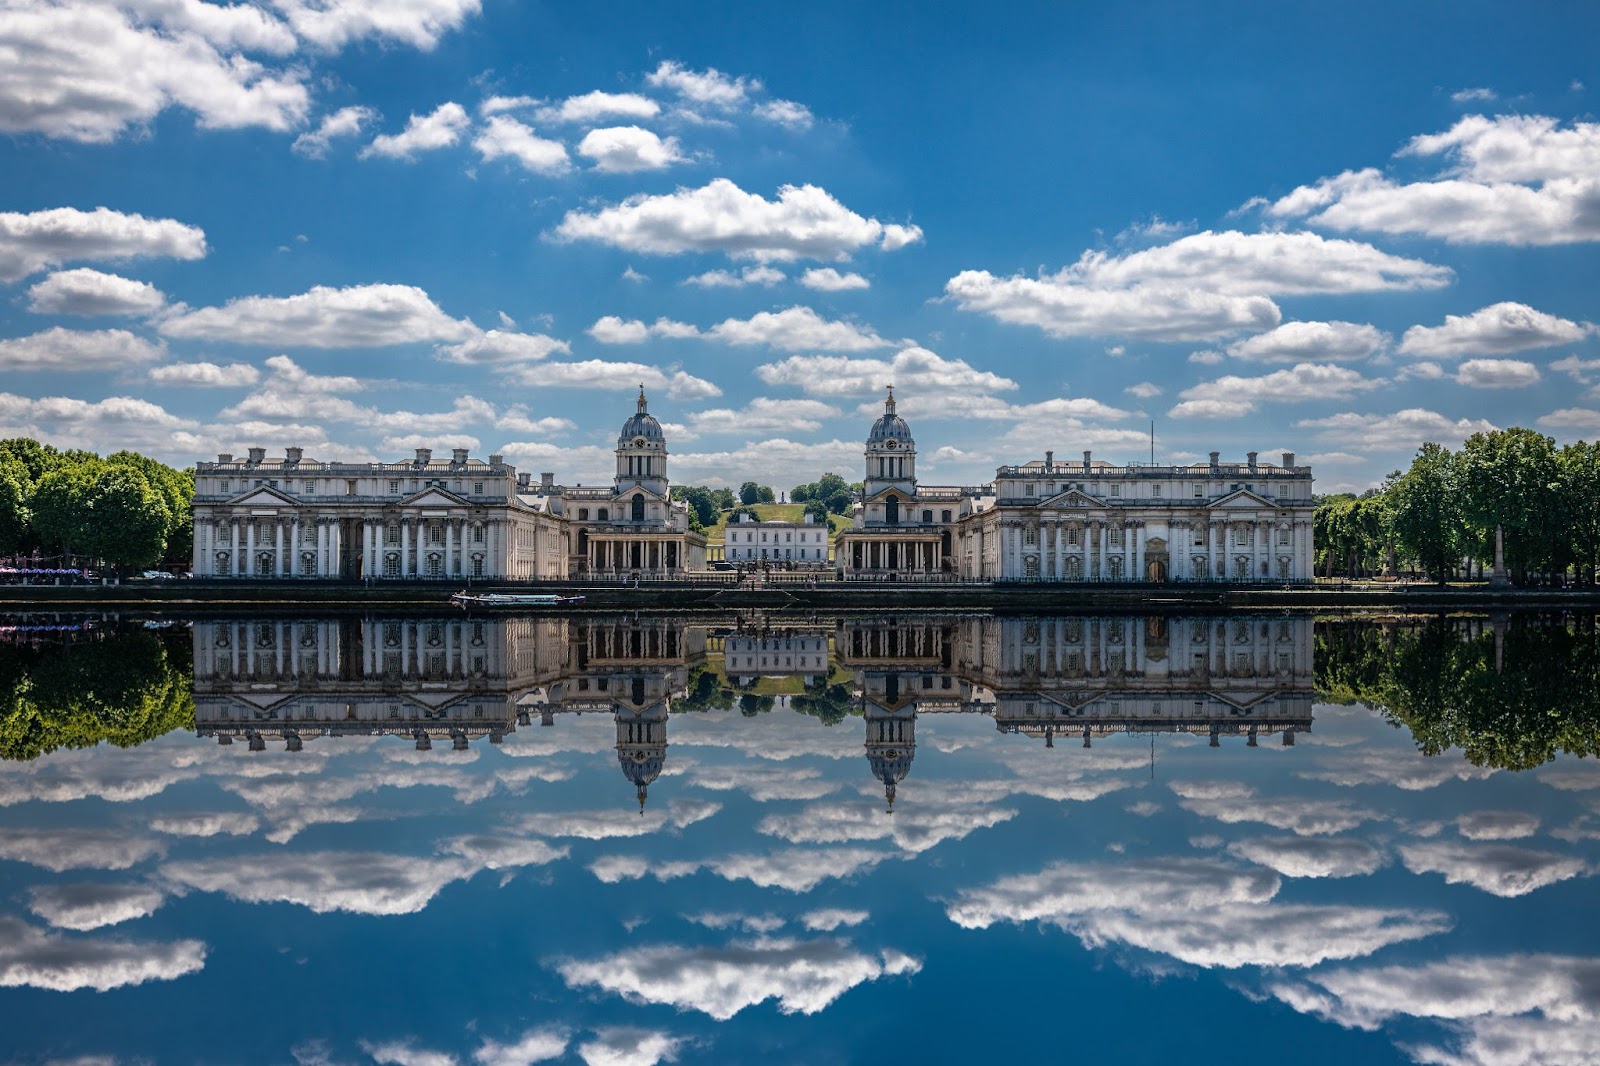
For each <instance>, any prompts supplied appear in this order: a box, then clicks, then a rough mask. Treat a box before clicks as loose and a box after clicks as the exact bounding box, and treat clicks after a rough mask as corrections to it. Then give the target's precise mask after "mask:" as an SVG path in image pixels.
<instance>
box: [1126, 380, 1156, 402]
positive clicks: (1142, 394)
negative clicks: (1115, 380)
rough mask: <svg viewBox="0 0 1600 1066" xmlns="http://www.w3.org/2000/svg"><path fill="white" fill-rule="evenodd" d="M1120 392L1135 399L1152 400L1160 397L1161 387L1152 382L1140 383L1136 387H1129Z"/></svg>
mask: <svg viewBox="0 0 1600 1066" xmlns="http://www.w3.org/2000/svg"><path fill="white" fill-rule="evenodd" d="M1122 391H1123V392H1125V393H1127V394H1128V395H1130V396H1132V397H1134V398H1135V399H1139V400H1153V399H1155V398H1156V397H1157V396H1160V395H1161V386H1160V385H1157V384H1156V383H1155V382H1153V381H1141V382H1139V383H1138V384H1136V385H1129V386H1128V387H1127V388H1125V389H1123V390H1122Z"/></svg>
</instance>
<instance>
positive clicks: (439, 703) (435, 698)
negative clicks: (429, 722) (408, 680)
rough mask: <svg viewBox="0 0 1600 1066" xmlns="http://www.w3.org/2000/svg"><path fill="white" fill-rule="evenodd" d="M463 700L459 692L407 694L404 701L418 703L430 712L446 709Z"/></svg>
mask: <svg viewBox="0 0 1600 1066" xmlns="http://www.w3.org/2000/svg"><path fill="white" fill-rule="evenodd" d="M464 698H465V697H464V696H463V695H462V694H461V693H459V692H408V693H406V694H405V699H406V700H407V701H408V702H410V703H420V704H422V706H424V707H426V708H428V710H430V711H437V710H438V709H439V708H441V707H448V706H450V705H451V704H452V703H455V702H456V701H457V700H461V699H464Z"/></svg>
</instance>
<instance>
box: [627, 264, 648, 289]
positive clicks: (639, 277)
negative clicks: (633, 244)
mask: <svg viewBox="0 0 1600 1066" xmlns="http://www.w3.org/2000/svg"><path fill="white" fill-rule="evenodd" d="M622 280H623V281H631V282H633V283H634V284H635V285H642V284H643V283H644V282H647V281H649V280H650V275H649V274H641V273H640V272H639V271H637V270H635V269H633V267H627V268H626V269H624V270H623V272H622Z"/></svg>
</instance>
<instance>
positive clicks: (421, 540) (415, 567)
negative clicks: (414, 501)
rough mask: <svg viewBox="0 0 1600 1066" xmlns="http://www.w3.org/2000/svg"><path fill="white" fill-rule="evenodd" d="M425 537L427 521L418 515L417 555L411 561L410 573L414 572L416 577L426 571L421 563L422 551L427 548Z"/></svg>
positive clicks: (426, 537)
mask: <svg viewBox="0 0 1600 1066" xmlns="http://www.w3.org/2000/svg"><path fill="white" fill-rule="evenodd" d="M427 539H428V523H427V522H425V521H423V520H422V519H421V518H420V517H419V518H418V519H417V543H416V549H417V557H416V558H415V559H413V560H412V561H411V565H412V573H414V574H415V575H416V576H417V577H421V576H423V575H424V574H426V573H427V572H428V571H427V569H426V568H425V567H424V566H423V563H422V560H423V553H424V552H425V551H426V550H427V549H426V547H425V545H426V542H427Z"/></svg>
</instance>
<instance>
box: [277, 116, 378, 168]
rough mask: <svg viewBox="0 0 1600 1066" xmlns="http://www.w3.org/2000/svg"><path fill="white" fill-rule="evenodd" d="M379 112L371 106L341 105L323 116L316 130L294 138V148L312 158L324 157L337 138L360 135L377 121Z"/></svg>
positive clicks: (292, 146)
mask: <svg viewBox="0 0 1600 1066" xmlns="http://www.w3.org/2000/svg"><path fill="white" fill-rule="evenodd" d="M377 118H378V113H377V112H376V111H374V110H373V109H372V108H370V107H362V106H360V105H354V106H351V107H341V108H340V109H339V110H337V111H335V112H333V113H332V114H331V115H324V116H322V121H321V122H320V123H318V124H317V128H316V129H314V130H307V131H306V132H305V133H302V134H301V135H300V136H298V137H296V138H295V139H294V144H292V145H290V147H291V148H292V149H294V150H295V151H296V152H299V153H300V154H301V155H303V156H309V157H310V158H312V159H322V158H324V157H325V156H326V155H327V154H328V149H329V148H331V147H333V142H334V141H335V140H338V139H341V138H345V137H355V136H359V135H360V133H361V132H362V131H363V130H364V129H366V128H367V127H368V126H370V125H371V124H372V123H373V122H375V121H377Z"/></svg>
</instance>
